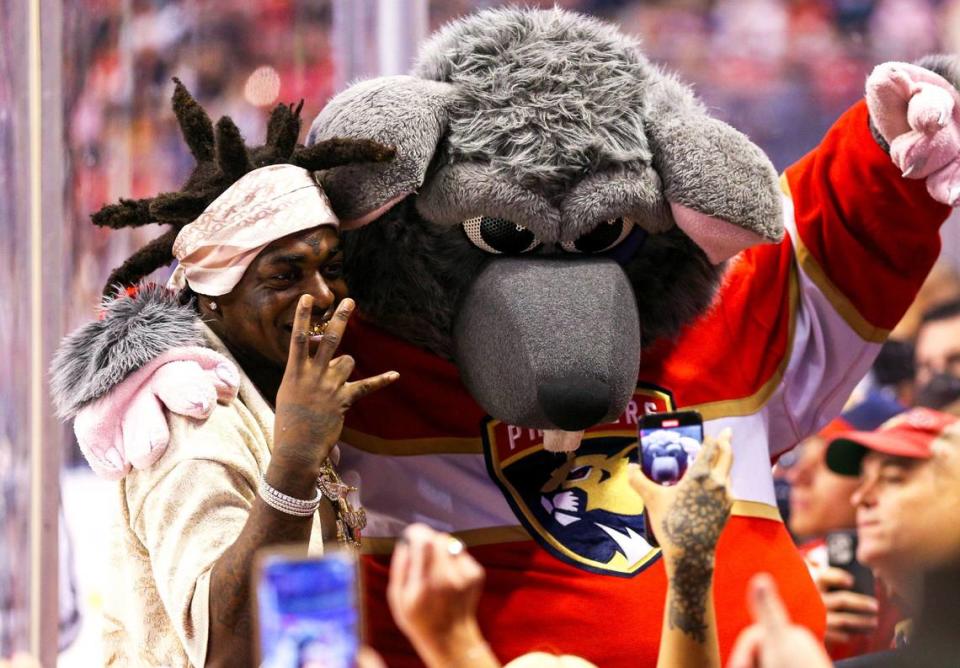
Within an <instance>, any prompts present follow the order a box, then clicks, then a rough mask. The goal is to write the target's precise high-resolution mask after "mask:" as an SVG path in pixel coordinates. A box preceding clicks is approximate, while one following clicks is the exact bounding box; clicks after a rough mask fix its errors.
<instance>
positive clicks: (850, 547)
mask: <svg viewBox="0 0 960 668" xmlns="http://www.w3.org/2000/svg"><path fill="white" fill-rule="evenodd" d="M826 543H827V563H828V564H830V565H831V566H833V567H834V568H842V569H843V570H845V571H847V572H848V573H850V575H852V576H853V590H852V591H855V592H857V593H858V594H866V595H867V596H876V589H875V585H874V582H873V571H871V570H870V569H869V568H867V567H866V566H864V565H863V564H861V563H860V562H859V561H857V532H856V531H832V532H830V533H828V534H827V537H826Z"/></svg>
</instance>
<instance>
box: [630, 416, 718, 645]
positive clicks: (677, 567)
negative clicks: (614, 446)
mask: <svg viewBox="0 0 960 668" xmlns="http://www.w3.org/2000/svg"><path fill="white" fill-rule="evenodd" d="M732 464H733V453H732V451H731V448H730V430H729V429H727V430H724V431H723V433H721V434H720V436H719V438H717V439H712V438H709V437H708V438H707V439H705V441H704V444H703V448H702V449H701V450H700V454H699V455H698V456H697V459H696V461H695V462H694V463H693V466H692V467H690V469H689V470H688V471H687V473H686V475H685V476H684V477H683V479H682V480H681V481H680V482H679V483H678V484H677V485H674V486H670V487H664V486H661V485H658V484H657V483H655V482H653V481H652V480H650V479H649V478H647V476H645V475H644V474H643V472H642V471H641V470H640V468H639V467H638V466H636V465H632V470H631V472H630V484H631V485H632V486H633V488H634V489H635V490H636V491H637V493H638V494H640V496H641V497H642V498H643V503H644V506H645V507H646V509H647V512H648V514H649V516H650V520H651V522H652V523H653V527H654V531H655V532H656V535H657V539H658V540H659V541H660V547H661V549H662V551H663V558H664V565H665V566H666V569H667V574H668V577H669V578H670V585H671V589H672V595H671V596H670V597H669V603H668V609H667V616H668V617H667V619H668V622H669V623H670V625H671V628H678V629H680V630H681V631H683V632H684V633H685V634H687V635H689V636H690V637H691V638H693V639H694V640H696V641H698V642H700V643H703V642H704V641H705V640H706V633H707V623H706V619H707V618H706V614H707V607H708V606H707V597H708V594H709V592H710V586H711V582H712V577H713V567H714V557H715V554H716V548H717V541H718V540H719V539H720V533H721V532H722V531H723V527H724V525H725V524H726V523H727V518H728V517H729V516H730V507H731V505H732V501H731V498H730V467H731V466H732Z"/></svg>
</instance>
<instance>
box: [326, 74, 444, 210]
mask: <svg viewBox="0 0 960 668" xmlns="http://www.w3.org/2000/svg"><path fill="white" fill-rule="evenodd" d="M452 95H453V91H452V89H451V87H450V86H448V85H446V84H439V83H435V82H431V81H424V80H422V79H414V78H413V77H407V76H397V77H383V78H380V79H372V80H370V81H363V82H360V83H358V84H355V85H354V86H352V87H351V88H349V89H348V90H346V91H344V92H343V93H341V94H340V95H338V96H336V97H335V98H334V99H333V100H332V101H331V102H330V103H329V104H328V105H327V106H326V107H324V109H323V111H321V112H320V114H319V115H318V116H317V117H316V119H314V121H313V124H312V125H311V127H310V133H309V135H308V138H307V143H308V144H311V145H312V144H315V143H317V142H318V141H322V140H324V139H332V138H333V137H347V138H351V139H372V140H375V141H379V142H380V143H382V144H386V145H389V146H394V147H396V151H397V154H396V158H395V159H394V160H392V161H390V162H385V163H367V164H363V165H347V166H344V167H338V168H335V169H331V170H327V171H326V172H324V173H323V174H322V175H321V177H320V183H321V185H323V188H324V190H325V191H326V192H327V194H328V195H329V196H330V203H331V205H332V206H333V210H334V211H335V212H336V214H337V216H338V217H339V218H341V219H342V220H348V221H349V220H356V219H358V218H362V217H363V216H365V215H366V214H368V213H370V212H371V211H375V210H376V209H378V208H380V207H381V206H383V205H384V204H386V203H388V202H389V201H390V200H392V199H395V198H397V197H398V196H401V195H407V194H409V193H412V192H415V191H416V190H417V189H418V188H419V187H420V184H422V183H423V178H424V174H425V173H426V171H427V166H428V165H429V164H430V161H431V159H432V158H433V154H434V152H435V150H436V148H437V144H438V143H439V141H440V138H441V137H442V136H443V133H444V131H445V129H446V108H447V106H448V105H449V103H450V100H451V97H452Z"/></svg>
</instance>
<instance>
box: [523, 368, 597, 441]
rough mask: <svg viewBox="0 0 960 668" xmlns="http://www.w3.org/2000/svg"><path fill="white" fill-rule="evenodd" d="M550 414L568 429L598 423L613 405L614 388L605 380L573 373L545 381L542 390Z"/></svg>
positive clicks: (544, 410)
mask: <svg viewBox="0 0 960 668" xmlns="http://www.w3.org/2000/svg"><path fill="white" fill-rule="evenodd" d="M538 395H539V396H538V398H539V400H540V406H541V407H542V408H543V412H544V413H545V414H546V416H547V418H549V419H550V421H551V422H553V424H555V425H556V426H557V427H559V428H560V429H563V430H564V431H581V430H583V429H586V428H587V427H591V426H593V425H595V424H597V423H598V422H599V421H600V420H601V419H602V418H603V416H604V415H606V414H607V411H608V410H609V409H610V406H609V405H608V401H607V398H608V397H609V396H610V388H609V387H607V384H606V383H604V382H603V381H599V380H595V379H592V378H579V377H577V376H575V375H569V376H566V377H564V378H559V379H557V380H554V381H550V382H547V383H544V384H542V385H541V386H540V390H539V392H538Z"/></svg>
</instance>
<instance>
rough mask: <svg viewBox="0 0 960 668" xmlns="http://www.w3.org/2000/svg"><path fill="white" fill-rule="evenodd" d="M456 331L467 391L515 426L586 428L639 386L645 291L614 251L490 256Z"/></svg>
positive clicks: (614, 413) (613, 415)
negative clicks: (612, 256)
mask: <svg viewBox="0 0 960 668" xmlns="http://www.w3.org/2000/svg"><path fill="white" fill-rule="evenodd" d="M453 338H454V357H455V361H456V363H457V367H458V368H459V369H460V375H461V377H462V378H463V382H464V384H465V385H466V387H467V389H468V390H469V391H470V393H471V394H472V395H473V398H474V399H476V400H477V402H478V403H479V404H480V405H481V406H482V407H483V409H484V410H485V411H486V412H487V413H489V414H490V415H491V416H493V417H494V418H496V419H498V420H501V421H503V422H506V423H507V424H511V425H516V426H519V427H529V428H534V429H551V430H556V429H559V430H564V431H580V430H582V429H585V428H587V427H590V426H592V425H595V424H598V423H600V422H605V421H612V420H615V419H617V417H619V416H620V415H621V413H623V410H624V409H625V408H626V407H627V403H628V402H629V401H630V397H631V396H633V393H634V390H635V389H636V385H637V371H638V369H639V366H640V321H639V317H638V316H637V303H636V296H635V295H634V293H633V288H632V287H631V286H630V282H629V281H628V280H627V276H626V274H624V273H623V269H621V268H620V265H618V264H617V263H616V262H614V261H612V260H608V259H605V258H570V257H569V256H567V257H563V258H549V257H537V258H530V257H511V258H497V259H495V260H491V261H490V262H488V263H487V264H486V265H485V266H484V268H483V269H482V270H481V271H480V273H479V275H478V276H477V277H476V279H474V281H473V283H472V284H471V285H470V287H469V289H468V290H467V294H466V296H465V297H464V299H463V302H462V304H461V306H460V309H459V311H458V312H457V317H456V322H455V324H454V336H453Z"/></svg>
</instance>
